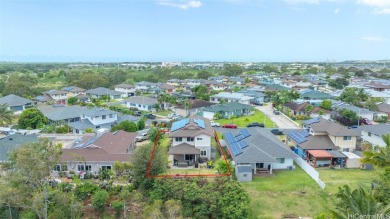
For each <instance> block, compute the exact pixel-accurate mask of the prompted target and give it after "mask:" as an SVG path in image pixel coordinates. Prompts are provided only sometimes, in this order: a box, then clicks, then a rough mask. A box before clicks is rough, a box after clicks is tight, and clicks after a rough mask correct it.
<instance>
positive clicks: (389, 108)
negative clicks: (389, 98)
mask: <svg viewBox="0 0 390 219" xmlns="http://www.w3.org/2000/svg"><path fill="white" fill-rule="evenodd" d="M378 112H380V113H383V114H386V115H387V117H388V119H389V120H390V104H388V103H380V104H378Z"/></svg>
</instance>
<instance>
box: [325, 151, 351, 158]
mask: <svg viewBox="0 0 390 219" xmlns="http://www.w3.org/2000/svg"><path fill="white" fill-rule="evenodd" d="M326 152H328V153H329V154H331V155H332V156H333V157H336V158H347V156H345V154H343V153H341V152H340V151H338V150H331V151H326Z"/></svg>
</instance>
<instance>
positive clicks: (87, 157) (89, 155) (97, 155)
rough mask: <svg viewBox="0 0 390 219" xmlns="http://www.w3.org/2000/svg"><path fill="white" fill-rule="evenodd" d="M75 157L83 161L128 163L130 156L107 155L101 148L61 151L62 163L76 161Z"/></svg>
mask: <svg viewBox="0 0 390 219" xmlns="http://www.w3.org/2000/svg"><path fill="white" fill-rule="evenodd" d="M75 155H79V156H81V157H82V158H84V161H87V162H88V161H96V162H99V161H100V162H101V161H110V162H112V161H124V162H128V161H130V157H131V155H130V154H109V153H107V152H106V151H105V150H104V149H101V148H71V149H68V148H64V149H62V155H61V160H62V161H76V160H77V158H75Z"/></svg>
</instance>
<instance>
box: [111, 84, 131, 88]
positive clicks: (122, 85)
mask: <svg viewBox="0 0 390 219" xmlns="http://www.w3.org/2000/svg"><path fill="white" fill-rule="evenodd" d="M115 88H134V85H131V84H118V85H115Z"/></svg>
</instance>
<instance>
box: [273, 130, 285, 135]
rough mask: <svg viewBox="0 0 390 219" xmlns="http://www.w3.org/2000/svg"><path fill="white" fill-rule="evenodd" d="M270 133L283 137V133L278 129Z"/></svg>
mask: <svg viewBox="0 0 390 219" xmlns="http://www.w3.org/2000/svg"><path fill="white" fill-rule="evenodd" d="M271 132H272V134H274V135H283V132H282V131H280V130H279V129H272V130H271Z"/></svg>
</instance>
